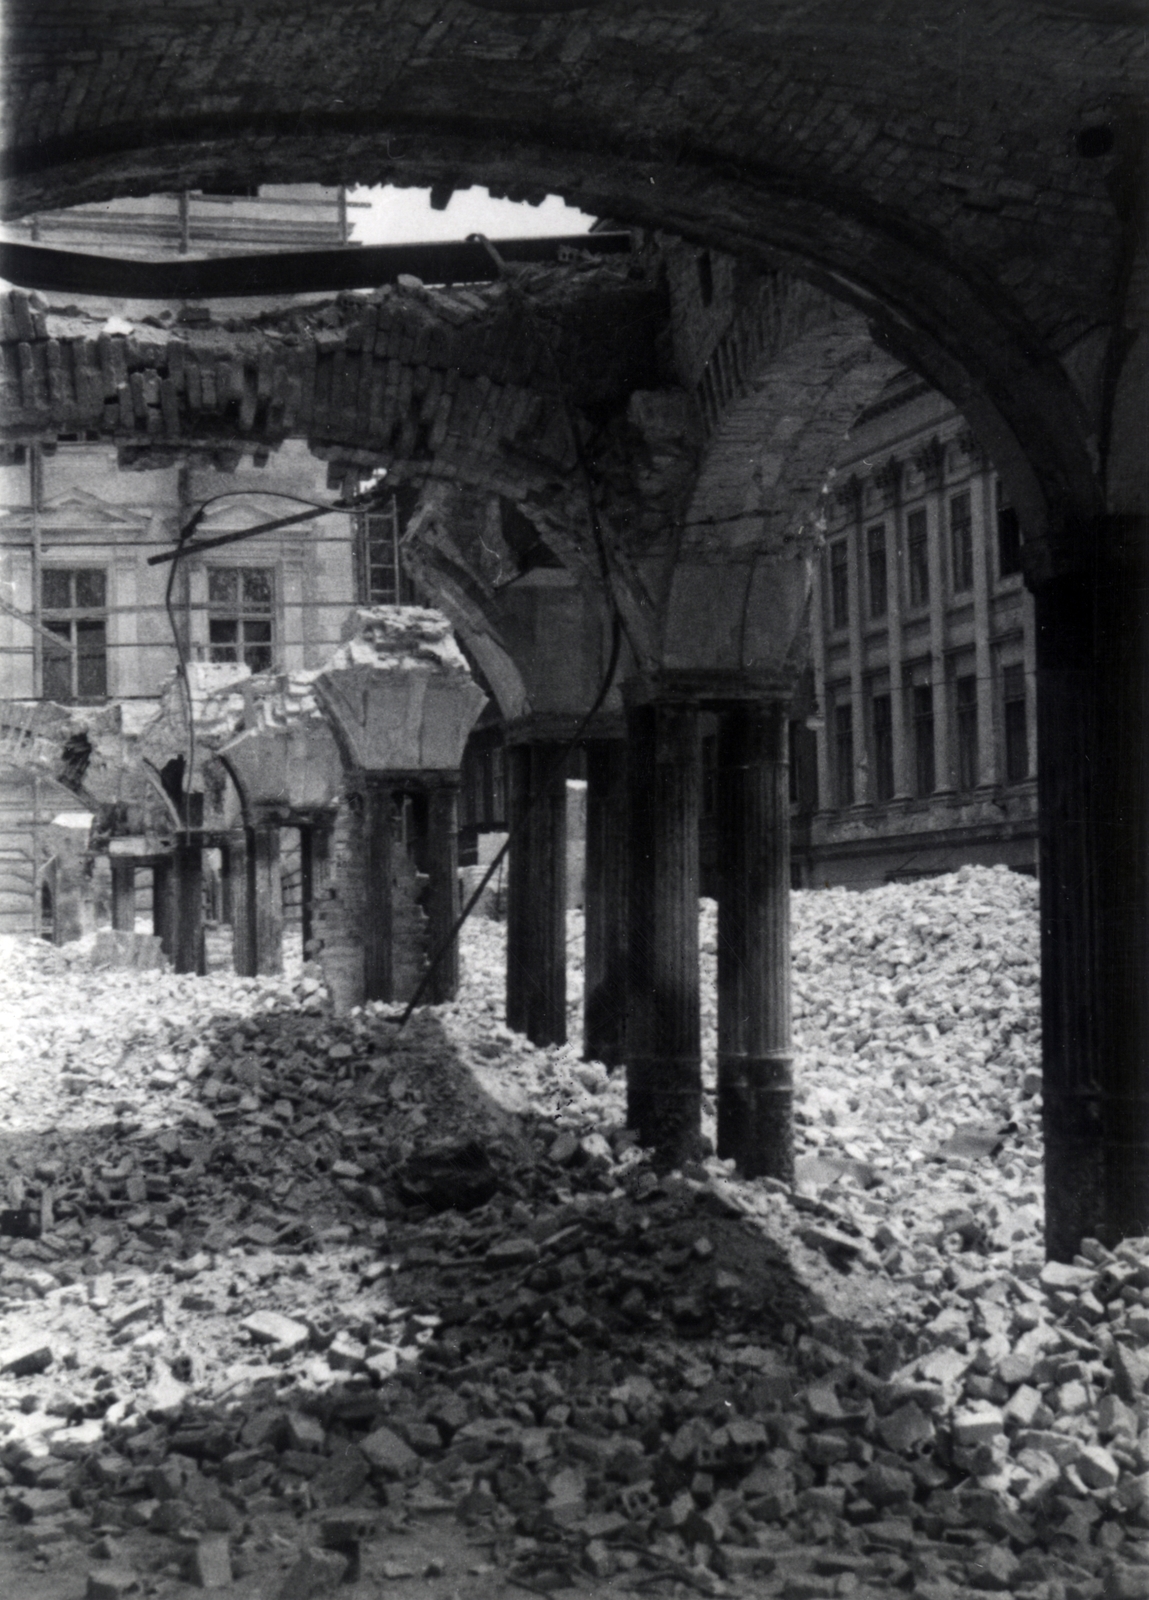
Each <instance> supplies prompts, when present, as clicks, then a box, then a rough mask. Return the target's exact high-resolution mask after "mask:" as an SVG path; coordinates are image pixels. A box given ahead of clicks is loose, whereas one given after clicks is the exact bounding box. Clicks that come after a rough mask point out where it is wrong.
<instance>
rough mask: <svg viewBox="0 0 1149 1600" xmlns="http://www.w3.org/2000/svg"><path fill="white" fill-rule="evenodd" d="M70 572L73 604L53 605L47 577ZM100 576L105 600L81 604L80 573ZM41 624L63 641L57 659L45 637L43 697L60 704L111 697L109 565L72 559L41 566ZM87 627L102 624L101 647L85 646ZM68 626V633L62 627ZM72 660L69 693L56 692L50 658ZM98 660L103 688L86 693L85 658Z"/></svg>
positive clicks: (42, 667)
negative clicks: (82, 563)
mask: <svg viewBox="0 0 1149 1600" xmlns="http://www.w3.org/2000/svg"><path fill="white" fill-rule="evenodd" d="M59 575H67V578H68V580H69V582H68V590H69V604H68V605H63V606H62V605H50V604H48V601H47V595H46V583H45V580H46V579H48V578H49V577H55V576H59ZM81 575H83V576H85V577H99V579H100V586H101V590H102V594H103V599H102V601H101V602H100V604H99V605H80V604H78V603H77V598H76V597H77V584H78V580H79V578H80V576H81ZM39 581H40V624H41V627H42V628H43V629H44V631H45V633H50V634H53V635H54V636H55V637H56V638H58V639H59V640H60V642H61V648H60V651H59V654H58V655H56V656H55V657H54V658H53V655H52V646H51V645H50V644H49V643H48V641H47V640H46V639H45V638H43V636H41V650H40V683H39V698H40V699H42V700H51V701H52V702H53V703H54V704H56V705H98V704H99V703H101V702H102V701H104V700H107V699H109V698H110V692H109V687H108V680H109V671H108V668H109V649H108V645H109V641H108V616H109V605H108V568H107V566H106V565H103V566H77V565H75V564H74V563H72V562H69V563H67V564H66V565H65V564H64V563H63V562H61V563H59V564H57V563H56V562H54V561H47V562H45V563H44V564H43V565H42V566H41V568H40V574H39ZM85 625H87V627H89V628H91V627H94V626H98V627H99V628H100V630H101V638H100V641H99V648H98V649H97V650H94V651H93V650H90V649H89V650H84V649H82V648H81V637H80V636H81V631H82V630H83V629H84V628H85ZM64 628H66V629H67V633H66V634H65V633H64V632H63V631H62V629H64ZM53 659H54V660H55V661H56V662H60V661H63V660H65V659H66V660H67V663H68V690H67V692H66V693H65V694H58V693H56V692H55V688H56V686H55V685H53V684H52V682H51V676H52V674H51V673H50V670H49V666H48V663H49V661H50V660H53ZM85 660H87V661H93V660H95V661H98V662H99V663H100V672H99V681H100V684H101V687H99V688H92V689H90V690H88V691H87V692H84V691H83V689H82V687H81V670H82V662H83V661H85Z"/></svg>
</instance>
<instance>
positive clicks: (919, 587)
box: [906, 511, 930, 606]
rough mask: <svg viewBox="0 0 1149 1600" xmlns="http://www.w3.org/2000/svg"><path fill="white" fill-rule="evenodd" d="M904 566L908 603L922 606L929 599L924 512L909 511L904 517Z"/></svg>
mask: <svg viewBox="0 0 1149 1600" xmlns="http://www.w3.org/2000/svg"><path fill="white" fill-rule="evenodd" d="M906 566H907V569H908V571H907V576H908V580H909V587H910V604H911V605H912V606H924V605H928V604H929V599H930V558H929V551H928V550H927V548H926V514H925V512H924V511H911V512H910V514H909V516H908V517H907V518H906Z"/></svg>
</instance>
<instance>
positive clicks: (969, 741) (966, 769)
mask: <svg viewBox="0 0 1149 1600" xmlns="http://www.w3.org/2000/svg"><path fill="white" fill-rule="evenodd" d="M953 684H954V732H955V740H954V754H955V757H956V759H955V762H954V778H955V781H956V784H957V789H958V792H959V793H960V794H968V793H969V792H970V791H971V790H973V789H976V788H977V786H978V779H979V776H980V761H981V748H980V730H979V728H978V716H977V676H976V674H975V673H972V672H963V673H961V674H960V675H957V674H955V676H954V680H953ZM965 685H968V686H969V687H968V689H967V688H964V687H963V686H965Z"/></svg>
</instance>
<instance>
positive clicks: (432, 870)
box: [426, 776, 459, 1005]
mask: <svg viewBox="0 0 1149 1600" xmlns="http://www.w3.org/2000/svg"><path fill="white" fill-rule="evenodd" d="M427 872H428V875H429V878H430V882H429V884H428V889H427V901H426V909H427V954H428V959H430V960H434V958H435V957H436V956H438V958H439V959H438V960H437V961H436V962H435V968H434V971H433V972H432V973H431V978H430V982H429V983H428V985H427V1003H428V1004H429V1005H441V1004H442V1003H443V1002H444V1001H446V1000H453V999H454V998H455V996H456V994H457V993H458V992H459V941H458V936H457V935H456V936H455V937H452V929H453V928H454V926H455V921H456V919H457V917H458V915H459V782H458V779H457V778H456V777H453V776H452V777H444V778H443V779H442V780H441V781H439V782H433V783H431V785H430V787H429V788H428V791H427ZM440 952H441V953H440Z"/></svg>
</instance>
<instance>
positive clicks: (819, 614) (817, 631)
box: [810, 549, 833, 810]
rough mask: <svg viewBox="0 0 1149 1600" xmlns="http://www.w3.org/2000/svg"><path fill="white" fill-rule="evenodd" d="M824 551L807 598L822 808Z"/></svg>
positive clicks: (825, 787)
mask: <svg viewBox="0 0 1149 1600" xmlns="http://www.w3.org/2000/svg"><path fill="white" fill-rule="evenodd" d="M826 561H827V554H826V551H825V549H823V550H822V551H820V552H819V555H818V559H817V560H816V561H815V563H814V587H813V594H812V596H811V601H810V651H811V655H812V658H813V668H814V704H815V706H816V707H817V712H818V716H819V719H820V722H821V726H820V727H818V728H816V729H815V733H816V738H815V745H814V752H815V760H816V762H817V769H818V806H819V809H822V810H824V809H825V808H826V807H827V806H828V805H829V803H830V794H831V789H830V782H831V773H830V756H829V733H828V730H829V724H830V719H831V717H832V714H833V713H832V711H831V708H830V704H829V700H828V697H827V693H826V625H825V622H826V605H827V602H828V596H827V594H826V585H825V583H824V581H823V574H824V572H825V567H826Z"/></svg>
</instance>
